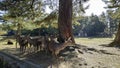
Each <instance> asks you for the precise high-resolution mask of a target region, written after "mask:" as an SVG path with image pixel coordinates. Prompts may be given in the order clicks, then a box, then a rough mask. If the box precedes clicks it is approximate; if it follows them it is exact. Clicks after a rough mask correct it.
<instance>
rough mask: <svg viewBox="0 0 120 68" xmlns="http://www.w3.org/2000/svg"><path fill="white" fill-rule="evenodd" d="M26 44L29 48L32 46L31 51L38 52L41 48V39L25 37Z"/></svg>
mask: <svg viewBox="0 0 120 68" xmlns="http://www.w3.org/2000/svg"><path fill="white" fill-rule="evenodd" d="M27 40H28V43H29V44H30V47H31V46H33V51H38V50H39V48H40V49H41V47H42V38H41V37H30V36H27Z"/></svg>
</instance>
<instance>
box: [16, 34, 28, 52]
mask: <svg viewBox="0 0 120 68" xmlns="http://www.w3.org/2000/svg"><path fill="white" fill-rule="evenodd" d="M16 41H17V42H18V43H19V45H20V51H21V52H25V50H26V47H27V46H28V41H27V39H26V37H25V36H20V35H17V36H16Z"/></svg>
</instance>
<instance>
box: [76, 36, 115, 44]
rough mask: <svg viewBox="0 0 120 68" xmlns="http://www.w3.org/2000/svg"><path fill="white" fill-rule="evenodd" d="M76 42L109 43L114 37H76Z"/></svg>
mask: <svg viewBox="0 0 120 68" xmlns="http://www.w3.org/2000/svg"><path fill="white" fill-rule="evenodd" d="M75 41H76V43H78V44H82V45H100V44H109V43H110V42H112V41H113V38H75Z"/></svg>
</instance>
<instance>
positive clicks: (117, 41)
mask: <svg viewBox="0 0 120 68" xmlns="http://www.w3.org/2000/svg"><path fill="white" fill-rule="evenodd" d="M109 46H117V47H120V23H119V27H118V31H117V34H116V37H115V39H114V41H113V42H112V43H110V44H109Z"/></svg>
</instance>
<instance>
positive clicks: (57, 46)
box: [48, 37, 73, 58]
mask: <svg viewBox="0 0 120 68" xmlns="http://www.w3.org/2000/svg"><path fill="white" fill-rule="evenodd" d="M71 44H73V42H72V41H71V37H70V38H68V40H66V41H65V42H64V43H56V42H55V41H54V39H53V38H52V39H51V41H50V42H49V46H48V48H49V50H50V51H51V52H52V55H53V56H55V57H56V58H57V57H58V54H59V53H60V51H62V50H64V49H65V48H66V47H67V46H69V45H71Z"/></svg>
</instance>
